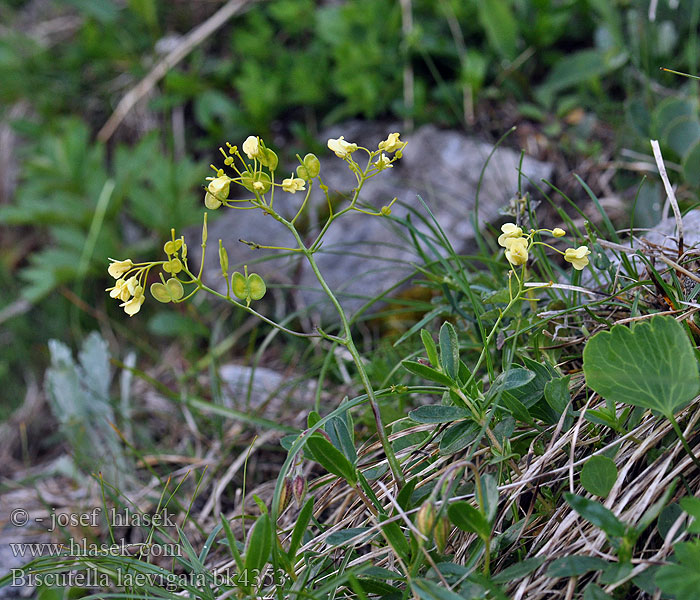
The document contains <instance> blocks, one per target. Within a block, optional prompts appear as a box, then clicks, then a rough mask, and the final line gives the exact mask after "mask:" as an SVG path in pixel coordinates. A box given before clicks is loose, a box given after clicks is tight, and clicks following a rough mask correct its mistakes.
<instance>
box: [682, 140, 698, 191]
mask: <svg viewBox="0 0 700 600" xmlns="http://www.w3.org/2000/svg"><path fill="white" fill-rule="evenodd" d="M698 165H700V142H697V143H696V144H694V145H693V146H692V147H691V148H690V149H689V150H688V151H687V153H686V155H685V156H684V157H683V177H685V180H686V181H687V182H688V183H689V184H690V185H693V186H698V185H700V167H698Z"/></svg>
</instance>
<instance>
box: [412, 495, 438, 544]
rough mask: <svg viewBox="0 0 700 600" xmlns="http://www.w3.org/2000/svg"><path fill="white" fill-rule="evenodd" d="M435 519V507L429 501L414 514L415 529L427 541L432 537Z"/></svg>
mask: <svg viewBox="0 0 700 600" xmlns="http://www.w3.org/2000/svg"><path fill="white" fill-rule="evenodd" d="M436 517H437V511H436V509H435V505H434V504H433V503H432V502H431V501H430V500H426V501H425V502H423V504H421V507H420V508H419V509H418V512H417V513H416V529H418V531H420V532H421V533H422V534H423V535H424V536H425V537H427V538H428V539H430V538H431V537H432V535H433V527H435V521H436Z"/></svg>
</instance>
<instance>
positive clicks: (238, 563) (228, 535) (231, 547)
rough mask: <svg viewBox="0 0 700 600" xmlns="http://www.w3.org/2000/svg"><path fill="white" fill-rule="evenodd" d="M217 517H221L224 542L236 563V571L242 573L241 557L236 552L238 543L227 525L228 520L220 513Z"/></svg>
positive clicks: (237, 551) (238, 552)
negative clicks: (224, 534) (224, 533)
mask: <svg viewBox="0 0 700 600" xmlns="http://www.w3.org/2000/svg"><path fill="white" fill-rule="evenodd" d="M219 516H220V517H221V524H222V525H223V528H224V531H225V532H226V540H227V541H228V547H229V550H230V551H231V556H233V559H234V560H235V561H236V566H237V567H238V570H239V571H242V570H243V568H244V566H245V565H244V563H243V557H242V556H241V553H240V551H239V550H238V542H236V538H235V537H233V531H231V525H229V522H228V519H227V518H226V517H225V516H224V515H223V513H220V514H219Z"/></svg>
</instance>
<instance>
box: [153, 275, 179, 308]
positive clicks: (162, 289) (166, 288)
mask: <svg viewBox="0 0 700 600" xmlns="http://www.w3.org/2000/svg"><path fill="white" fill-rule="evenodd" d="M151 294H152V295H153V297H154V298H155V299H156V300H158V302H163V303H168V302H177V301H178V300H180V299H181V298H182V297H183V296H184V295H185V290H184V288H183V287H182V283H180V281H178V280H177V279H175V278H174V277H171V278H170V279H168V281H166V282H165V283H153V284H151Z"/></svg>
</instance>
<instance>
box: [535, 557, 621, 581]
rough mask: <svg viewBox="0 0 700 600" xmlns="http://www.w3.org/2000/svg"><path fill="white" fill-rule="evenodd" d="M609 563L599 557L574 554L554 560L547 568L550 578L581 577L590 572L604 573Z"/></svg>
mask: <svg viewBox="0 0 700 600" xmlns="http://www.w3.org/2000/svg"><path fill="white" fill-rule="evenodd" d="M608 564H609V563H608V561H607V560H603V559H602V558H598V557H597V556H586V555H578V554H572V555H571V556H564V557H562V558H557V559H556V560H553V561H552V562H551V563H550V565H549V567H547V576H549V577H579V576H581V575H585V574H586V573H588V572H590V571H602V570H603V569H604V568H605V567H607V566H608Z"/></svg>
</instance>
